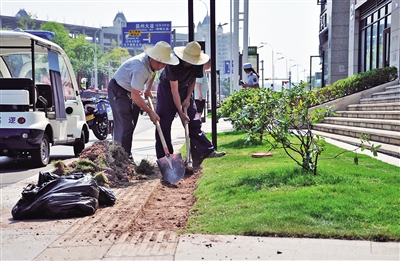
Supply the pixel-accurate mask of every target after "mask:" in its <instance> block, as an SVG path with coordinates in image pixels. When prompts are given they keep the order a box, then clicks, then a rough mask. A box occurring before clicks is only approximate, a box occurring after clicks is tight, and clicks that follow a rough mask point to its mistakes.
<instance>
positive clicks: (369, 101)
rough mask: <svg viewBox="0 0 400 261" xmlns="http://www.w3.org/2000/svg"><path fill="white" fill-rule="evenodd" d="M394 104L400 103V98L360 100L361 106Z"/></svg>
mask: <svg viewBox="0 0 400 261" xmlns="http://www.w3.org/2000/svg"><path fill="white" fill-rule="evenodd" d="M393 102H400V96H393V97H392V96H391V97H376V98H363V99H360V104H376V103H393Z"/></svg>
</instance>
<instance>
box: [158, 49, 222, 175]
mask: <svg viewBox="0 0 400 261" xmlns="http://www.w3.org/2000/svg"><path fill="white" fill-rule="evenodd" d="M174 52H175V54H176V56H178V58H179V64H177V65H167V66H166V67H165V69H164V70H163V71H162V72H161V74H160V78H159V85H158V90H157V106H156V112H157V114H158V115H159V116H160V126H161V129H162V132H163V135H164V138H165V141H166V144H167V146H168V150H169V152H170V153H173V151H174V149H173V147H172V144H171V125H172V121H173V120H174V118H175V115H176V114H177V113H178V116H179V118H180V120H181V122H182V125H184V124H185V122H186V121H188V122H189V138H190V141H191V143H192V144H193V145H194V146H195V148H196V150H197V152H198V153H199V154H200V157H201V158H202V159H205V158H216V157H222V156H224V155H225V154H226V153H225V152H224V151H220V152H218V151H216V150H215V149H214V145H213V144H212V143H211V142H210V141H209V140H208V138H207V137H206V136H205V134H204V132H203V131H202V130H201V126H202V123H201V119H200V118H199V117H198V114H197V108H196V104H195V102H194V100H193V96H192V94H193V89H194V85H195V83H196V78H202V77H203V65H204V64H205V63H207V61H209V59H210V57H209V56H208V55H207V54H204V53H202V52H201V47H200V44H199V43H198V42H196V41H192V42H189V43H188V44H187V45H186V46H179V47H175V48H174ZM184 107H186V108H187V116H186V114H185V113H184V110H183V108H184ZM156 154H157V158H162V157H164V156H165V152H164V150H163V146H162V143H161V140H160V137H159V135H158V133H157V132H156ZM200 163H201V162H200ZM200 163H199V164H200ZM193 166H194V167H196V166H195V165H193Z"/></svg>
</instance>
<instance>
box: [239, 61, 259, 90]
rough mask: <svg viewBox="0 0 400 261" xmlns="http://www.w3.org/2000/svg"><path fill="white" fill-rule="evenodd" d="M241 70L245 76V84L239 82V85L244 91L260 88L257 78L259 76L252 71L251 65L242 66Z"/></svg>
mask: <svg viewBox="0 0 400 261" xmlns="http://www.w3.org/2000/svg"><path fill="white" fill-rule="evenodd" d="M243 70H244V72H245V73H246V74H247V83H245V82H243V81H241V85H242V87H243V88H244V89H247V88H258V87H260V84H259V80H258V79H259V78H260V75H259V74H258V73H257V72H256V70H254V68H253V66H252V65H251V63H245V64H243Z"/></svg>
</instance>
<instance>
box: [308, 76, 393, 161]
mask: <svg viewBox="0 0 400 261" xmlns="http://www.w3.org/2000/svg"><path fill="white" fill-rule="evenodd" d="M327 105H329V106H332V109H333V110H334V111H335V112H336V113H337V116H335V117H326V118H325V119H324V121H323V122H322V123H319V124H315V125H314V126H313V132H314V133H315V134H319V135H321V136H323V137H327V138H331V139H335V140H339V141H342V142H346V143H349V144H352V145H359V144H360V140H359V138H360V136H361V134H369V135H370V143H371V144H374V145H375V146H376V145H382V147H381V148H380V149H378V153H384V154H387V155H390V156H393V157H397V158H400V84H399V81H398V80H396V81H395V82H391V83H388V84H384V85H381V86H377V87H375V88H371V89H369V90H366V91H364V92H361V93H357V94H353V95H350V96H349V97H344V98H341V99H338V100H336V101H331V102H329V103H328V104H327ZM367 145H368V144H367Z"/></svg>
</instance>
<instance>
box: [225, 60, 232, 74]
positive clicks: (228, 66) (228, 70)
mask: <svg viewBox="0 0 400 261" xmlns="http://www.w3.org/2000/svg"><path fill="white" fill-rule="evenodd" d="M231 65H232V66H231ZM231 70H233V60H232V61H231V60H224V74H231Z"/></svg>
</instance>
